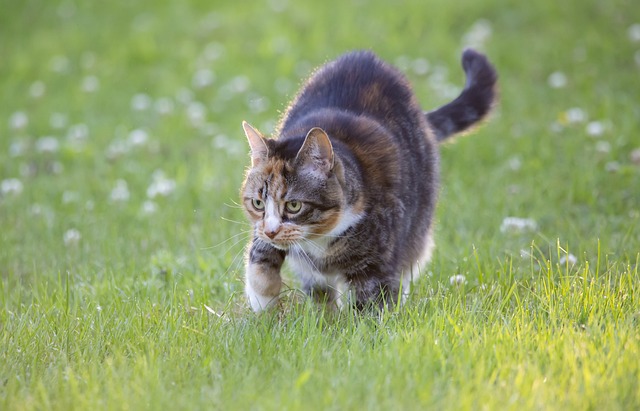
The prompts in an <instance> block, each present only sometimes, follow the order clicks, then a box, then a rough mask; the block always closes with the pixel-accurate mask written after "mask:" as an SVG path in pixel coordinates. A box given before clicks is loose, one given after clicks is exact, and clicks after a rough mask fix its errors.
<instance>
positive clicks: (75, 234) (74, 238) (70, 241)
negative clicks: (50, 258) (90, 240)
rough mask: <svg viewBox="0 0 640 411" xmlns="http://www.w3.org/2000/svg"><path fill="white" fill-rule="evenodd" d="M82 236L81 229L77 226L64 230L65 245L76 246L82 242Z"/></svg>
mask: <svg viewBox="0 0 640 411" xmlns="http://www.w3.org/2000/svg"><path fill="white" fill-rule="evenodd" d="M81 238H82V236H81V235H80V231H78V230H76V229H75V228H71V229H69V230H67V231H65V232H64V236H63V237H62V240H63V241H64V245H66V246H74V245H76V244H78V243H79V242H80V239H81Z"/></svg>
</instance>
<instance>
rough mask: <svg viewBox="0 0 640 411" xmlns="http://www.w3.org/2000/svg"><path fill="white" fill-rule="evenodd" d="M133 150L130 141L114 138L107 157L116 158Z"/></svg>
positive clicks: (108, 148)
mask: <svg viewBox="0 0 640 411" xmlns="http://www.w3.org/2000/svg"><path fill="white" fill-rule="evenodd" d="M129 150H131V147H130V146H129V143H127V142H126V141H123V140H114V141H112V142H111V144H109V146H108V147H107V153H106V155H107V158H108V159H110V160H115V159H116V158H118V157H121V156H123V155H125V154H126V153H128V152H129Z"/></svg>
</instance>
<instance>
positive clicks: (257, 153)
mask: <svg viewBox="0 0 640 411" xmlns="http://www.w3.org/2000/svg"><path fill="white" fill-rule="evenodd" d="M242 128H243V129H244V134H245V135H246V136H247V140H249V146H251V165H252V166H254V167H255V166H256V165H258V164H259V163H260V162H261V161H263V160H266V159H267V157H268V156H269V148H268V147H267V142H266V141H265V138H264V137H263V136H262V134H260V132H259V131H258V130H256V129H255V128H253V126H251V124H249V123H247V122H246V121H243V122H242Z"/></svg>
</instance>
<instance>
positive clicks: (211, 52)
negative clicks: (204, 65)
mask: <svg viewBox="0 0 640 411" xmlns="http://www.w3.org/2000/svg"><path fill="white" fill-rule="evenodd" d="M223 54H224V45H223V44H221V43H217V42H212V43H209V44H207V45H206V47H205V48H204V52H203V55H204V57H205V59H206V60H207V61H209V62H212V61H214V60H217V59H219V58H220V57H222V55H223Z"/></svg>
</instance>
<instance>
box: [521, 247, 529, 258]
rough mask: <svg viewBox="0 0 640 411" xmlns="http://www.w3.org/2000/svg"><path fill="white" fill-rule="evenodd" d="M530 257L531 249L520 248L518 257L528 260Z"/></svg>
mask: <svg viewBox="0 0 640 411" xmlns="http://www.w3.org/2000/svg"><path fill="white" fill-rule="evenodd" d="M531 257H532V255H531V250H525V249H524V248H523V249H522V250H520V258H522V259H525V260H528V259H530V258H531Z"/></svg>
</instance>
